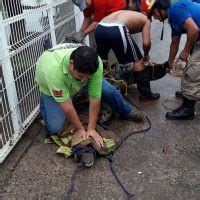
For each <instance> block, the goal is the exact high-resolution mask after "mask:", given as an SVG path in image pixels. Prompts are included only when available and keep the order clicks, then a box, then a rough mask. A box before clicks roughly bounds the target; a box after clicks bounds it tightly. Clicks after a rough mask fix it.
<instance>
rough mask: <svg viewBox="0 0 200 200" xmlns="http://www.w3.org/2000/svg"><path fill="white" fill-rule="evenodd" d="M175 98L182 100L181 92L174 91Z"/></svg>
mask: <svg viewBox="0 0 200 200" xmlns="http://www.w3.org/2000/svg"><path fill="white" fill-rule="evenodd" d="M175 97H176V98H179V99H183V92H182V91H176V93H175Z"/></svg>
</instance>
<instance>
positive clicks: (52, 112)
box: [40, 78, 132, 134]
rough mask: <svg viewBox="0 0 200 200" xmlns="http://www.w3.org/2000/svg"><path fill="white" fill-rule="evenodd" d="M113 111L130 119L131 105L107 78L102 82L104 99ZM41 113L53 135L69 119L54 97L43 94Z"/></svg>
mask: <svg viewBox="0 0 200 200" xmlns="http://www.w3.org/2000/svg"><path fill="white" fill-rule="evenodd" d="M101 99H102V100H103V101H105V102H107V103H108V104H109V105H110V107H111V108H112V110H113V111H114V112H116V113H118V114H119V115H120V117H122V118H128V115H129V113H130V111H131V108H132V106H131V104H130V103H128V102H127V101H125V100H124V98H123V96H122V95H121V93H120V92H118V91H117V90H116V89H115V87H114V86H113V85H111V84H110V83H109V82H108V81H107V80H106V79H105V78H103V82H102V97H101ZM40 111H41V114H42V117H43V119H44V122H45V125H46V127H47V129H48V131H49V132H50V133H51V134H57V133H58V132H59V131H61V129H62V128H63V125H64V123H65V122H66V120H67V118H66V116H65V114H64V112H63V110H62V109H61V107H60V105H59V103H58V102H56V101H55V100H54V98H53V97H51V96H48V95H45V94H44V93H42V94H41V97H40Z"/></svg>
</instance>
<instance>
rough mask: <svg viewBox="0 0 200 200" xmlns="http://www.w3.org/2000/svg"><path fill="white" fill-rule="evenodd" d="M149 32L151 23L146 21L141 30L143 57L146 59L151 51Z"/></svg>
mask: <svg viewBox="0 0 200 200" xmlns="http://www.w3.org/2000/svg"><path fill="white" fill-rule="evenodd" d="M150 30H151V23H150V21H149V20H148V19H147V20H146V22H145V24H144V26H143V29H142V39H143V50H144V57H145V58H148V56H149V51H150V49H151V36H150V34H151V33H150Z"/></svg>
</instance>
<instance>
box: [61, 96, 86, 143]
mask: <svg viewBox="0 0 200 200" xmlns="http://www.w3.org/2000/svg"><path fill="white" fill-rule="evenodd" d="M60 107H61V108H62V110H63V112H64V113H65V115H66V117H67V119H68V120H69V121H70V122H71V124H72V125H73V127H74V128H75V130H77V131H81V132H82V137H83V140H85V139H87V137H86V131H85V130H84V127H83V125H82V124H81V122H80V120H79V118H78V115H77V112H76V110H75V108H74V106H73V103H72V100H71V98H70V99H68V100H67V101H64V102H61V103H60Z"/></svg>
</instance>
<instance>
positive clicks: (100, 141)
mask: <svg viewBox="0 0 200 200" xmlns="http://www.w3.org/2000/svg"><path fill="white" fill-rule="evenodd" d="M87 136H88V137H89V136H91V137H92V138H93V139H94V141H95V142H96V144H97V145H98V146H100V147H104V144H103V138H102V137H101V136H100V135H99V134H98V133H97V132H96V130H95V129H89V130H88V131H87Z"/></svg>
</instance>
